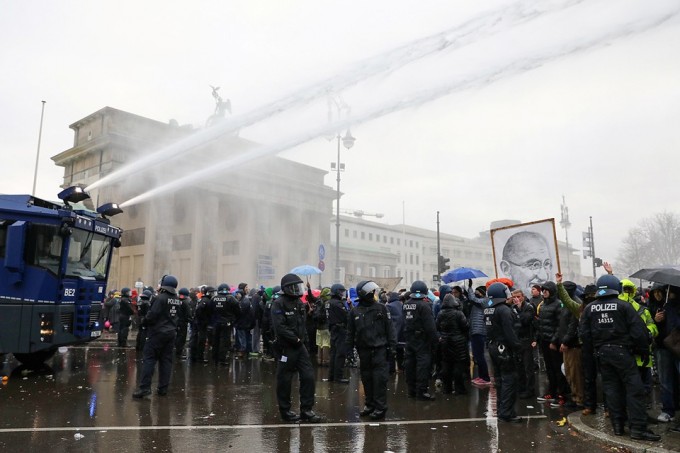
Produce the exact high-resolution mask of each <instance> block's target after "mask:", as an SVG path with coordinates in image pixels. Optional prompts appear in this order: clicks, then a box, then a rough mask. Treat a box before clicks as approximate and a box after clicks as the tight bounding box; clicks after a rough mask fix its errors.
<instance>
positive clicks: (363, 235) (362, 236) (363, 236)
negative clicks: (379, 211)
mask: <svg viewBox="0 0 680 453" xmlns="http://www.w3.org/2000/svg"><path fill="white" fill-rule="evenodd" d="M364 239H366V233H364V232H363V231H362V232H361V240H364Z"/></svg>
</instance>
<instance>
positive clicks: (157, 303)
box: [144, 290, 182, 335]
mask: <svg viewBox="0 0 680 453" xmlns="http://www.w3.org/2000/svg"><path fill="white" fill-rule="evenodd" d="M181 306H182V300H181V299H180V298H179V297H178V296H177V294H172V293H169V292H167V291H165V290H162V291H161V292H160V293H158V295H157V296H156V297H155V298H154V300H153V303H152V304H151V308H150V309H149V312H148V313H147V314H146V316H145V317H144V320H145V324H146V326H147V328H148V329H149V335H152V334H154V333H171V332H172V333H174V332H176V331H177V320H178V318H179V314H178V312H179V310H180V308H181Z"/></svg>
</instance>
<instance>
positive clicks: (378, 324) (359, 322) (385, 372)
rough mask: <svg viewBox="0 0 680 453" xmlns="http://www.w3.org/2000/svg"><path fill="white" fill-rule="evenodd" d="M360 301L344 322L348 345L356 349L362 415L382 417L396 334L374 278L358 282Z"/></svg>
mask: <svg viewBox="0 0 680 453" xmlns="http://www.w3.org/2000/svg"><path fill="white" fill-rule="evenodd" d="M356 289H357V295H358V296H359V304H358V305H357V306H356V307H354V308H352V311H351V312H350V315H349V322H348V323H347V349H349V350H352V349H354V346H356V348H357V352H358V353H359V367H360V371H361V383H362V384H363V386H364V395H365V403H364V409H363V410H362V411H361V412H359V415H360V416H362V417H365V416H369V417H370V418H371V419H373V420H382V419H384V418H385V413H386V412H387V379H388V377H389V365H388V363H387V354H388V352H389V350H390V349H391V350H394V349H395V348H396V347H397V337H396V334H395V332H394V327H393V326H392V321H391V320H390V312H389V311H388V310H387V307H385V305H384V304H382V303H378V294H379V292H380V287H379V286H378V285H377V284H376V283H375V282H373V281H370V280H369V281H362V282H359V284H358V285H357V288H356Z"/></svg>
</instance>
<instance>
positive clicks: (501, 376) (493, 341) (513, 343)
mask: <svg viewBox="0 0 680 453" xmlns="http://www.w3.org/2000/svg"><path fill="white" fill-rule="evenodd" d="M486 295H487V297H488V298H489V302H490V305H489V306H487V307H486V308H485V309H484V324H485V325H486V339H487V347H488V348H489V356H491V362H492V363H493V369H494V374H495V379H496V394H497V397H496V413H497V414H498V419H499V420H502V421H504V422H510V423H520V422H521V421H522V419H521V418H520V417H518V416H517V414H516V412H515V402H516V401H517V361H518V358H519V354H520V351H521V347H522V344H521V343H520V341H519V338H518V337H517V333H516V332H515V324H516V323H517V322H518V321H517V315H516V314H515V312H514V311H513V310H512V308H511V307H510V305H512V302H513V298H512V295H511V293H510V290H509V289H508V287H507V286H506V285H504V284H503V283H500V282H496V283H492V284H491V285H490V286H489V288H488V289H487V292H486Z"/></svg>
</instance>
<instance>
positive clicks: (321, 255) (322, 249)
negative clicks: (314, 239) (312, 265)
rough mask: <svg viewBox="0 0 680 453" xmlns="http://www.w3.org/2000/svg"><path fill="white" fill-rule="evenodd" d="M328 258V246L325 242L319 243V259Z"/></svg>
mask: <svg viewBox="0 0 680 453" xmlns="http://www.w3.org/2000/svg"><path fill="white" fill-rule="evenodd" d="M325 258H326V247H324V246H323V244H319V259H320V260H323V259H325Z"/></svg>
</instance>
